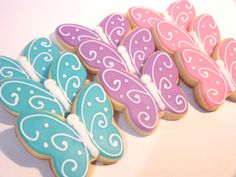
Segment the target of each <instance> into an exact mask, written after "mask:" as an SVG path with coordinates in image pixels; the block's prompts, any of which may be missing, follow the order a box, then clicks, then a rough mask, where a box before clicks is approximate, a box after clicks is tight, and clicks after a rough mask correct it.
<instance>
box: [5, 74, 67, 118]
mask: <svg viewBox="0 0 236 177" xmlns="http://www.w3.org/2000/svg"><path fill="white" fill-rule="evenodd" d="M0 102H1V104H2V105H3V106H4V107H6V108H7V109H8V110H10V111H11V112H13V113H17V114H19V113H23V112H31V111H34V110H42V109H43V110H45V111H49V112H53V113H57V114H59V115H62V116H64V115H65V110H64V107H63V106H62V105H61V104H60V103H59V101H58V100H57V99H56V98H55V97H54V96H53V95H52V94H51V93H50V92H48V91H47V90H46V88H45V87H44V85H43V84H41V83H38V82H35V81H32V80H28V79H17V78H13V79H5V80H3V81H1V82H0Z"/></svg>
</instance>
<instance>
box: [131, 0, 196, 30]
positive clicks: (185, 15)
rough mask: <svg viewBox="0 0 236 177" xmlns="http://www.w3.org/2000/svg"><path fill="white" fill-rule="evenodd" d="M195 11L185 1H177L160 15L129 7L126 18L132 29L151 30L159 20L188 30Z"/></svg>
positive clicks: (141, 8)
mask: <svg viewBox="0 0 236 177" xmlns="http://www.w3.org/2000/svg"><path fill="white" fill-rule="evenodd" d="M195 15H196V14H195V10H194V7H193V5H192V4H190V3H189V2H188V1H187V0H179V1H176V2H174V3H173V4H171V5H170V6H169V7H168V8H167V10H165V11H164V12H162V13H159V12H156V11H155V10H152V9H148V8H144V7H131V8H130V9H129V10H128V12H127V17H128V19H129V21H130V22H131V25H132V27H145V28H149V29H150V28H151V27H152V26H153V25H154V24H155V23H156V22H158V21H160V20H167V21H169V22H172V23H174V24H176V25H178V26H179V27H181V28H182V29H184V30H188V28H189V24H190V23H191V21H192V20H193V19H194V18H195Z"/></svg>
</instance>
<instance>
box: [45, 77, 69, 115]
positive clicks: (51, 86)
mask: <svg viewBox="0 0 236 177" xmlns="http://www.w3.org/2000/svg"><path fill="white" fill-rule="evenodd" d="M44 86H45V87H46V89H47V90H48V91H49V92H50V93H52V95H54V96H55V97H56V98H57V99H58V100H59V101H60V102H61V103H62V104H63V106H64V107H65V109H66V111H67V112H69V111H70V108H71V105H70V103H69V102H68V100H67V98H66V96H65V95H64V93H63V92H62V90H61V89H60V87H58V86H57V83H56V81H54V80H52V79H47V80H45V81H44Z"/></svg>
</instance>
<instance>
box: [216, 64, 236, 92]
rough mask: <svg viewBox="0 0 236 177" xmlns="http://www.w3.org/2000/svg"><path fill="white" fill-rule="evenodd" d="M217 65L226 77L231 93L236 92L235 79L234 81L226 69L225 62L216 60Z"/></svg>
mask: <svg viewBox="0 0 236 177" xmlns="http://www.w3.org/2000/svg"><path fill="white" fill-rule="evenodd" d="M216 64H217V66H218V67H219V69H220V71H221V73H222V74H223V76H224V77H225V80H226V81H227V83H228V85H229V87H230V89H231V91H232V92H235V91H236V86H235V85H234V82H233V79H232V77H231V75H230V73H229V72H228V70H227V69H226V67H225V65H224V62H223V61H222V60H216Z"/></svg>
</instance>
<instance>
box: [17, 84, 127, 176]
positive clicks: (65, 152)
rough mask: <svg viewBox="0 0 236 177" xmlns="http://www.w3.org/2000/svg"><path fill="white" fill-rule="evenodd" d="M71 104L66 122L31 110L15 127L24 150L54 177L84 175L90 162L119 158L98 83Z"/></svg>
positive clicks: (116, 137)
mask: <svg viewBox="0 0 236 177" xmlns="http://www.w3.org/2000/svg"><path fill="white" fill-rule="evenodd" d="M72 105H73V106H72V112H71V114H69V115H68V116H67V119H64V118H63V117H61V116H59V115H56V114H52V113H49V112H43V111H32V112H25V113H23V114H21V115H20V116H19V117H18V119H17V124H16V126H15V129H16V132H17V135H18V137H19V139H20V140H21V142H22V143H23V145H24V146H25V147H26V149H27V150H28V151H30V152H31V153H32V154H33V155H34V156H36V157H38V158H41V159H42V158H43V159H49V160H50V164H51V167H52V170H53V172H54V174H55V176H60V177H64V176H68V177H75V176H87V174H88V171H89V168H90V163H91V162H92V161H94V160H100V161H102V162H106V163H108V162H110V163H111V162H115V161H117V160H119V159H120V158H121V157H122V155H123V142H122V138H121V135H120V133H119V131H118V129H117V128H116V127H115V126H114V124H113V119H112V116H113V109H112V105H111V102H110V100H109V98H108V97H107V95H106V94H105V92H104V90H103V88H102V87H101V86H100V85H99V84H97V83H94V82H93V83H89V84H88V85H86V86H85V87H84V88H82V89H81V91H80V93H79V94H77V96H76V98H75V99H74V101H73V104H72Z"/></svg>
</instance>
